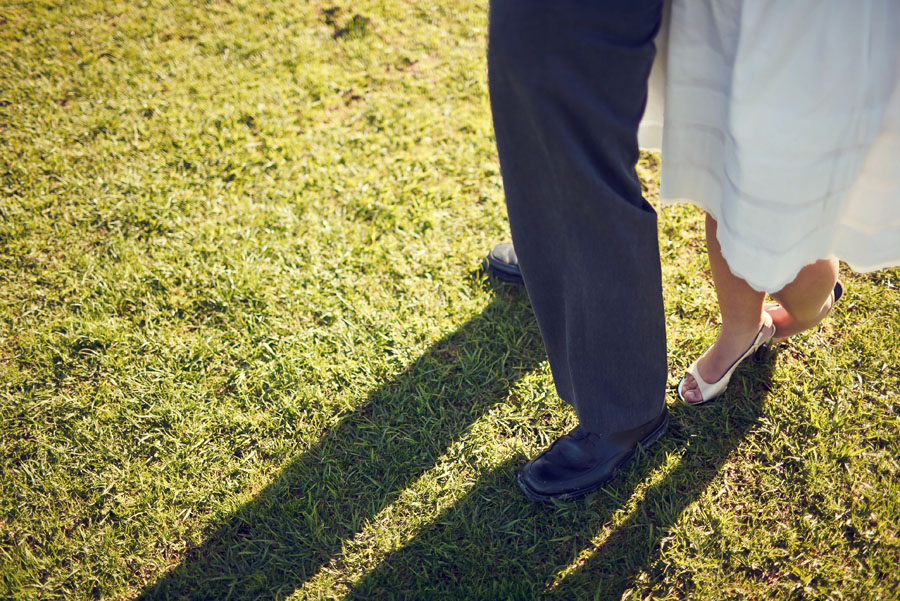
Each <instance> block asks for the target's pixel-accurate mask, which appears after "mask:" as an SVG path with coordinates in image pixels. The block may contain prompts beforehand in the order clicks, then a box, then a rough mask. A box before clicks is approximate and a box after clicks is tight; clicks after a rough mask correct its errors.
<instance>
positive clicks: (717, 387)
mask: <svg viewBox="0 0 900 601" xmlns="http://www.w3.org/2000/svg"><path fill="white" fill-rule="evenodd" d="M763 315H764V316H765V318H764V323H763V325H762V327H761V328H759V332H757V334H756V338H754V339H753V344H751V345H750V348H748V349H747V350H746V351H744V354H743V355H741V356H740V357H738V358H737V360H736V361H735V362H734V363H732V364H731V367H729V368H728V371H726V372H725V374H724V375H723V376H722V377H721V378H719V380H718V381H717V382H707V381H706V380H704V379H703V378H701V377H700V370H699V369H697V363H699V362H700V359H702V358H703V357H705V356H706V353H708V352H709V349H706V350H705V351H704V352H703V354H702V355H700V357H698V358H697V360H696V361H694V362H693V363H691V366H690V367H688V368H687V373H689V374H691V376H693V378H694V381H695V382H697V389H698V390H699V391H700V400H699V401H695V402H691V401H689V400H687V399H685V398H684V394H683V393H682V388H683V387H684V378H681V382H679V383H678V398H680V399H681V402H683V403H685V404H687V405H702V404H703V403H708V402H709V401H711V400H713V399H714V398H716V397H718V396H721V394H722V393H723V392H725V388H727V387H728V382H729V381H730V380H731V374H733V373H734V370H736V369H737V366H738V365H740V363H741V361H743V360H744V359H746V358H747V357H749V356H750V355H752V354H753V353H755V352H756V351H757V349H759V347H761V346H762V345H764V344H765V343H766V342H768V341H769V340H770V339H771V338H772V336H774V335H775V324H773V323H772V318H771V317H769V315H768V314H767V313H764V314H763ZM710 348H711V347H710Z"/></svg>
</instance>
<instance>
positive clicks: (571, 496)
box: [516, 410, 669, 503]
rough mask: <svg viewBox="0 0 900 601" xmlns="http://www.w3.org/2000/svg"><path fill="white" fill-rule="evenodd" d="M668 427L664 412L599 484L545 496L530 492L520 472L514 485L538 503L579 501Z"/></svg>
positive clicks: (616, 472)
mask: <svg viewBox="0 0 900 601" xmlns="http://www.w3.org/2000/svg"><path fill="white" fill-rule="evenodd" d="M668 427H669V411H668V410H666V417H665V418H664V419H663V421H662V422H661V423H660V424H659V425H658V426H657V427H656V429H655V430H653V431H652V432H650V434H648V435H647V436H645V437H644V438H643V439H642V440H641V441H640V442H639V443H638V444H637V445H635V446H634V448H633V449H632V450H631V452H630V453H629V454H628V455H626V456H625V457H624V458H623V459H622V460H621V461H620V462H619V464H618V465H617V466H616V467H615V468H613V470H612V472H610V474H609V476H607V477H606V478H604V479H603V480H601V481H599V482H595V483H594V484H591V485H590V486H588V487H586V488H582V489H580V490H573V491H570V492H566V493H562V494H559V495H545V494H541V493H539V492H537V491H535V490H532V489H531V487H530V486H528V484H526V483H525V480H524V479H523V478H522V473H521V472H519V473H518V474H516V483H517V484H518V485H519V488H521V489H522V492H523V493H525V496H526V497H528V498H529V499H531V500H532V501H537V502H538V503H550V502H551V501H553V500H554V499H556V500H557V501H574V500H575V499H580V498H581V497H584V496H587V495H589V494H591V493H592V492H596V491H598V490H600V489H601V488H603V487H604V486H606V485H607V484H608V483H609V482H610V481H611V480H612V479H613V478H615V477H616V476H617V475H618V474H619V472H621V471H622V468H624V467H625V466H626V465H628V463H629V462H631V460H632V459H634V456H635V454H636V453H637V448H638V446H640V447H641V449H642V450H644V451H646V450H647V449H648V448H650V446H652V445H653V443H655V442H656V441H657V440H659V439H660V438H661V437H662V435H663V434H665V433H666V429H667V428H668Z"/></svg>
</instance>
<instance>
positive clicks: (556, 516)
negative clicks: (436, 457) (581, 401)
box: [350, 354, 774, 599]
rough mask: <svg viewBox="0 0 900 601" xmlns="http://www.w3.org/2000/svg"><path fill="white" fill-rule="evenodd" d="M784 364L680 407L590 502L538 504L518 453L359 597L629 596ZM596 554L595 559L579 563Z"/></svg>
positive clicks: (361, 585) (373, 575)
mask: <svg viewBox="0 0 900 601" xmlns="http://www.w3.org/2000/svg"><path fill="white" fill-rule="evenodd" d="M773 363H774V355H773V354H769V355H768V356H767V357H765V359H764V360H763V361H761V362H759V363H758V364H757V365H756V366H755V367H753V368H751V369H744V370H742V373H741V374H740V375H739V377H738V378H736V379H738V380H740V379H743V381H744V385H745V390H747V391H749V393H748V394H744V395H741V394H734V393H730V394H728V395H726V396H725V397H723V398H722V399H720V401H719V402H718V403H716V404H710V405H709V406H704V407H697V408H693V407H685V406H682V405H677V406H674V407H672V408H671V422H670V430H669V433H668V434H667V435H666V436H665V437H663V439H662V440H660V442H659V443H657V445H655V446H654V447H652V448H651V449H650V450H649V451H648V452H647V453H646V454H644V455H643V456H641V457H639V458H638V460H637V461H635V463H634V464H633V465H632V466H631V467H630V468H628V469H626V470H625V472H624V473H623V474H621V475H620V476H619V477H618V478H617V479H616V480H615V481H614V482H613V483H612V484H611V485H610V486H608V487H606V488H605V489H604V490H602V491H601V492H599V493H596V494H595V495H593V496H592V497H590V498H588V499H586V500H584V501H580V502H575V503H568V504H560V503H558V504H555V505H552V506H539V505H535V504H533V503H530V502H529V501H527V500H525V499H524V498H523V497H522V496H521V495H519V494H518V492H517V491H515V490H513V489H512V488H511V487H510V486H509V484H508V483H509V482H510V481H511V479H512V477H513V472H514V470H515V469H516V467H517V466H518V464H519V463H520V461H519V459H518V458H517V459H516V460H514V461H510V462H507V463H505V464H503V465H501V466H500V467H498V468H497V469H496V470H494V471H492V472H490V473H488V474H485V475H484V476H483V477H482V479H481V480H480V481H479V482H478V484H476V485H475V486H474V487H473V489H472V490H471V491H470V492H469V493H468V494H467V495H466V497H464V498H463V499H461V500H460V501H459V502H458V503H457V504H456V505H454V506H453V507H450V508H448V509H447V510H446V511H444V513H443V514H442V515H441V516H440V517H439V518H438V519H437V520H435V521H434V523H433V525H432V526H431V527H429V528H428V529H426V530H424V531H422V532H420V533H419V534H418V535H417V537H416V538H415V539H414V540H413V541H411V542H410V543H408V544H407V545H406V546H404V547H403V548H401V549H398V550H397V551H395V552H393V553H391V554H390V555H389V556H388V557H386V558H385V559H384V560H383V561H382V562H381V563H380V564H379V566H378V567H377V568H376V569H375V570H374V571H372V572H370V573H369V574H367V575H366V576H364V577H363V578H362V579H361V580H360V581H359V582H358V583H357V584H356V586H355V588H354V590H353V592H352V593H351V595H350V597H351V598H354V599H394V598H396V599H440V598H454V599H534V598H561V599H620V598H621V596H622V594H623V592H624V591H625V590H627V589H628V588H629V587H630V586H631V585H632V584H633V581H634V578H635V577H636V575H637V574H638V573H639V572H640V571H641V570H642V569H644V568H646V567H648V566H652V565H653V564H654V563H655V560H656V558H657V557H658V552H659V546H660V543H661V540H662V538H663V537H664V536H665V535H666V533H667V532H668V530H669V529H670V528H671V526H673V525H674V524H675V523H676V521H677V520H678V518H679V516H680V515H681V514H682V512H683V511H684V510H685V509H686V508H687V507H688V506H689V505H690V504H691V503H693V502H694V501H695V500H696V499H697V498H698V497H699V496H700V495H701V494H702V493H703V491H704V490H706V489H707V488H708V486H709V485H710V483H711V482H712V480H713V479H714V478H715V477H716V475H717V474H718V473H719V471H720V470H721V468H722V465H723V464H724V462H725V461H726V460H727V459H728V457H729V456H730V455H731V454H732V453H733V452H734V451H735V449H736V448H737V447H738V445H739V444H740V443H741V441H742V440H743V439H744V437H745V436H746V434H747V433H748V432H749V431H750V430H751V429H752V428H753V427H754V425H755V424H756V423H757V422H758V420H759V415H760V412H761V405H762V400H763V398H764V396H765V393H766V389H767V388H768V382H769V381H770V378H771V371H772V366H773ZM733 390H734V389H733ZM678 455H680V457H678ZM669 457H672V458H673V459H674V458H676V457H677V460H675V461H676V462H675V464H674V465H669V466H667V467H666V473H665V476H664V477H663V478H662V479H661V480H659V481H656V482H654V483H653V484H651V485H649V486H647V488H646V489H645V490H642V492H641V493H640V497H639V498H632V497H633V496H634V494H635V491H636V488H637V487H638V486H640V485H641V484H642V482H643V481H644V480H645V479H646V478H647V477H648V474H651V473H653V472H654V471H655V470H657V469H658V468H660V467H661V466H662V465H663V463H664V462H665V461H667V460H668V458H669ZM632 505H635V508H634V509H633V510H630V509H626V511H629V510H630V511H631V513H630V514H628V515H627V517H625V516H622V517H624V518H625V519H624V521H623V522H622V523H621V524H619V526H617V527H616V528H615V529H614V530H612V531H611V532H610V533H609V534H608V535H607V536H605V538H604V539H603V540H602V541H600V542H599V543H596V542H593V538H594V537H595V536H596V535H597V534H598V533H602V532H603V529H604V528H607V527H608V526H609V525H610V520H611V519H612V518H613V517H614V516H615V514H616V512H617V511H618V510H621V509H623V508H630V507H632ZM620 519H621V518H620ZM594 545H597V546H596V547H594ZM585 551H586V554H587V555H588V557H587V558H582V559H581V560H578V557H579V556H580V555H582V554H583V553H582V552H585ZM577 561H581V562H582V563H580V565H578V564H577ZM572 565H575V566H576V567H575V568H574V569H568V570H567V573H566V575H565V576H564V577H562V578H559V577H558V574H560V572H561V571H562V570H564V569H566V568H567V567H568V566H572Z"/></svg>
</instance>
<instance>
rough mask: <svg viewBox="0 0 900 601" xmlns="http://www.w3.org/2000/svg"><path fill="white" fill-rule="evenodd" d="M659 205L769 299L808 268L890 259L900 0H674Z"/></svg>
mask: <svg viewBox="0 0 900 601" xmlns="http://www.w3.org/2000/svg"><path fill="white" fill-rule="evenodd" d="M667 51H668V59H667V61H668V62H667V73H666V84H665V85H666V93H665V123H664V131H663V144H662V180H661V191H660V196H661V198H662V199H663V201H667V202H678V201H687V202H691V203H694V204H696V205H697V206H699V207H701V208H703V209H704V210H706V211H708V212H709V213H710V214H712V215H713V217H715V219H716V221H717V222H718V224H719V227H718V238H719V243H720V244H721V246H722V254H723V256H724V257H725V260H726V261H727V262H728V265H729V267H730V268H731V271H732V272H733V273H734V274H735V275H737V276H739V277H742V278H743V279H745V280H746V281H747V282H748V283H749V284H750V285H751V286H753V287H754V288H755V289H757V290H765V291H767V292H774V291H777V290H779V289H781V288H782V287H784V286H785V285H786V284H788V283H790V282H791V281H792V280H793V279H794V278H795V277H796V275H797V272H798V271H799V270H800V269H801V268H802V267H803V266H805V265H808V264H809V263H812V262H814V261H816V260H818V259H824V258H830V257H838V258H840V259H842V260H843V261H845V262H846V263H848V264H849V265H850V267H851V268H853V269H854V270H856V271H872V270H875V269H880V268H883V267H888V266H894V265H900V0H744V1H741V0H673V2H672V6H671V21H670V24H669V30H668V42H667Z"/></svg>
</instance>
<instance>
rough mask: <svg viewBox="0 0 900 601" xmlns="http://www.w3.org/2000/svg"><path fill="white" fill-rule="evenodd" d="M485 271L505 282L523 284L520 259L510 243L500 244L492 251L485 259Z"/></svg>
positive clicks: (483, 264) (483, 263)
mask: <svg viewBox="0 0 900 601" xmlns="http://www.w3.org/2000/svg"><path fill="white" fill-rule="evenodd" d="M482 266H483V267H484V270H485V271H486V272H488V273H490V274H491V275H493V276H495V277H497V278H500V279H501V280H503V281H504V282H510V283H512V284H521V283H523V281H524V280H522V272H521V271H519V258H518V257H517V256H516V249H515V248H513V245H512V244H510V243H509V242H505V243H503V244H498V245H497V246H495V247H494V248H492V249H491V252H489V253H488V255H487V256H486V257H485V258H484V261H483V262H482Z"/></svg>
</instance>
